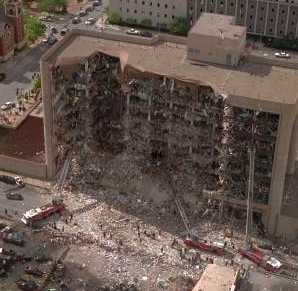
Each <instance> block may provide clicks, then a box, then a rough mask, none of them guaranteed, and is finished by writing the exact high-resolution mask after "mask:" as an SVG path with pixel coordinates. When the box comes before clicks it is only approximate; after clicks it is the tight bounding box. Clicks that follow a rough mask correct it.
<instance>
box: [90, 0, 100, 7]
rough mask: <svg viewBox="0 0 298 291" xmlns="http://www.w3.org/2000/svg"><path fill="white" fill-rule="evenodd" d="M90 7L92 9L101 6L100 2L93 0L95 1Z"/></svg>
mask: <svg viewBox="0 0 298 291" xmlns="http://www.w3.org/2000/svg"><path fill="white" fill-rule="evenodd" d="M92 6H93V7H96V6H101V1H98V0H95V1H94V2H93V3H92Z"/></svg>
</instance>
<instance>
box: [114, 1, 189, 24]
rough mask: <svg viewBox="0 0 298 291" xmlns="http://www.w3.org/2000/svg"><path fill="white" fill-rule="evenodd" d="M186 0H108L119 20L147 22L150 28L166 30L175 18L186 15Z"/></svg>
mask: <svg viewBox="0 0 298 291" xmlns="http://www.w3.org/2000/svg"><path fill="white" fill-rule="evenodd" d="M187 4H188V3H187V1H186V0H172V1H169V0H159V1H156V0H155V1H154V0H151V1H148V0H135V1H132V0H131V1H127V0H110V6H109V7H110V9H111V10H112V11H114V12H117V13H119V15H120V16H121V18H122V19H123V20H124V21H127V22H133V21H135V22H136V23H139V24H142V22H143V21H145V23H146V21H147V23H148V21H149V23H151V24H152V26H154V27H157V28H166V27H167V26H168V25H169V24H171V23H172V22H173V21H174V20H175V18H178V17H183V18H185V17H186V15H187V13H188V12H187V9H188V6H187Z"/></svg>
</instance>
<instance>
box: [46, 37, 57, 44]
mask: <svg viewBox="0 0 298 291" xmlns="http://www.w3.org/2000/svg"><path fill="white" fill-rule="evenodd" d="M57 41H58V39H57V38H56V37H55V36H49V37H48V40H47V43H48V44H49V45H53V44H55V43H56V42H57Z"/></svg>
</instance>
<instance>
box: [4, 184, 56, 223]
mask: <svg viewBox="0 0 298 291" xmlns="http://www.w3.org/2000/svg"><path fill="white" fill-rule="evenodd" d="M14 188H15V186H12V185H7V184H4V183H2V182H0V216H5V209H7V211H8V215H11V216H12V217H13V218H15V217H18V218H21V216H22V214H23V213H24V212H25V211H27V210H29V209H31V208H35V207H39V206H42V205H44V204H46V203H48V202H49V201H50V200H51V196H50V195H48V194H46V191H45V190H41V189H37V188H32V187H30V186H25V187H24V188H22V189H17V190H13V191H12V192H14V193H20V194H22V196H23V197H24V200H23V201H13V200H8V199H7V198H6V193H7V191H9V190H11V189H14ZM15 211H17V214H15Z"/></svg>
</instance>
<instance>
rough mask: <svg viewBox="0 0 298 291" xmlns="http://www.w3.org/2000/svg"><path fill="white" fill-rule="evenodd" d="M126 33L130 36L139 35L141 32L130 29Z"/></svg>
mask: <svg viewBox="0 0 298 291" xmlns="http://www.w3.org/2000/svg"><path fill="white" fill-rule="evenodd" d="M126 33H127V34H130V35H140V33H141V32H140V31H139V30H137V29H134V28H131V29H129V30H127V31H126Z"/></svg>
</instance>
